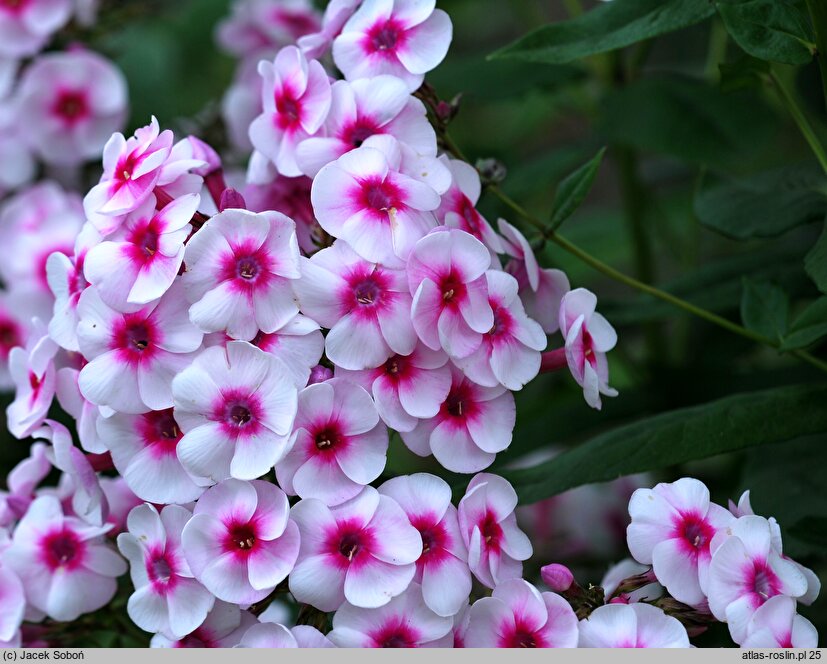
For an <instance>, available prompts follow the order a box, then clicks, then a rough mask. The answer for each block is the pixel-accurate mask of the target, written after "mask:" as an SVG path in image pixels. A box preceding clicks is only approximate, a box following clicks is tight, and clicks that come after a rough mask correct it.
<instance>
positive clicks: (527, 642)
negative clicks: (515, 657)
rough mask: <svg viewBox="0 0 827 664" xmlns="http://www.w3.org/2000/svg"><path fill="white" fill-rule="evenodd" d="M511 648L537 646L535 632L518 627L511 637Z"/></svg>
mask: <svg viewBox="0 0 827 664" xmlns="http://www.w3.org/2000/svg"><path fill="white" fill-rule="evenodd" d="M510 641H511V643H509V645H508V647H509V648H536V647H537V637H536V636H535V634H534V632H529V631H526V630H522V629H516V630H515V631H514V634H513V635H512V636H511V639H510Z"/></svg>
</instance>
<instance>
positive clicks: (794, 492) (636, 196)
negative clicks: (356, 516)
mask: <svg viewBox="0 0 827 664" xmlns="http://www.w3.org/2000/svg"><path fill="white" fill-rule="evenodd" d="M111 4H115V5H124V6H125V5H129V12H126V14H127V15H128V17H129V18H128V20H126V19H121V20H119V21H118V22H115V23H112V22H107V21H106V13H104V21H103V22H102V24H101V25H100V26H99V27H98V28H96V29H95V32H94V33H93V34H85V33H84V34H81V35H80V36H81V37H82V38H87V39H89V40H90V41H91V42H92V43H93V45H94V46H95V47H96V48H99V49H100V50H103V51H104V52H106V53H108V54H110V55H111V56H112V57H113V58H114V59H115V60H116V62H117V63H118V64H119V65H120V66H121V67H122V68H123V70H124V72H125V73H126V75H127V78H128V80H129V85H130V92H131V98H132V120H131V125H132V127H133V128H134V127H135V126H139V125H142V124H145V123H146V121H147V120H148V118H149V116H150V115H152V114H154V115H156V116H157V117H158V119H159V121H160V122H161V124H162V125H164V126H168V127H173V128H176V129H178V130H181V129H189V128H191V127H192V123H191V122H189V121H188V120H186V118H191V117H193V116H196V115H199V116H200V117H201V119H202V120H204V122H205V123H206V124H212V123H211V120H210V118H213V117H214V116H215V107H216V104H217V103H218V101H217V100H219V99H220V96H221V94H222V93H223V91H224V90H225V88H226V87H227V85H228V84H229V83H230V81H231V78H232V73H233V68H234V63H233V61H232V60H231V59H229V58H227V57H226V56H224V55H222V54H220V53H218V52H217V50H216V48H215V46H214V41H213V36H212V35H213V29H214V25H215V23H216V21H217V20H218V19H219V18H220V17H222V16H223V15H225V14H226V13H227V5H228V3H227V0H180V1H177V2H175V3H163V2H150V1H146V2H121V3H110V5H111ZM439 4H440V6H441V7H442V8H443V9H445V10H447V11H448V12H449V13H450V15H451V17H452V19H453V23H454V28H455V37H454V43H453V46H452V48H451V51H450V53H449V55H448V57H447V59H446V61H445V62H444V63H443V65H442V66H441V67H440V68H439V69H437V70H436V71H435V72H433V73H432V74H431V75H429V77H428V80H429V81H430V82H431V83H432V84H433V86H434V87H435V88H436V90H437V92H438V93H439V94H440V96H441V97H442V98H444V99H451V98H452V97H454V95H456V94H458V93H460V92H461V93H463V99H462V103H461V108H460V112H459V115H458V116H457V118H456V119H455V120H454V121H453V122H452V123H451V126H450V133H451V136H452V138H453V141H454V142H455V143H456V144H457V145H459V146H460V147H461V148H462V151H463V152H464V153H465V154H466V155H467V156H468V157H469V158H470V159H471V160H472V161H475V160H477V159H483V158H494V159H497V160H499V161H500V162H501V163H502V164H504V165H505V167H506V168H507V177H506V179H505V180H504V182H503V183H502V189H503V191H504V192H506V193H507V194H508V195H509V196H511V197H512V198H514V199H515V200H517V201H519V202H520V204H521V205H523V206H524V207H525V208H526V209H527V210H529V211H530V212H531V213H532V214H533V215H535V216H537V217H539V218H540V219H542V220H545V221H547V222H550V221H551V220H552V218H553V214H552V210H553V209H555V206H554V200H555V190H556V189H557V188H558V185H559V183H560V182H561V181H563V180H564V179H565V178H566V176H567V175H568V174H570V173H572V172H573V171H575V170H576V169H578V168H580V167H581V166H583V164H585V163H586V162H587V161H588V160H590V159H592V158H593V157H594V155H595V154H597V153H598V151H599V150H600V149H601V148H602V147H604V146H605V147H606V148H607V150H606V153H605V155H604V157H603V161H602V164H601V166H600V168H599V170H597V171H596V178H595V180H594V183H593V185H592V187H591V191H590V192H589V194H588V197H587V198H586V199H585V202H584V203H583V204H582V206H580V207H579V208H577V209H576V210H574V212H573V214H572V215H571V217H570V218H567V219H560V218H559V217H560V216H564V215H561V214H560V213H559V210H560V207H559V202H560V199H566V198H567V197H568V196H570V195H572V192H573V191H575V190H576V189H577V187H576V186H575V185H577V184H578V181H573V180H569V182H568V183H567V185H566V186H564V187H560V193H559V196H558V205H557V211H558V214H557V218H555V223H558V222H559V223H562V226H561V228H560V233H561V234H562V235H564V236H565V237H566V238H567V239H568V240H570V241H571V242H574V243H575V244H576V245H578V246H579V247H581V248H584V249H585V250H587V251H588V252H589V254H591V255H593V256H596V257H599V259H600V260H602V261H603V262H605V263H607V264H609V265H611V266H613V267H615V268H617V269H619V270H621V271H623V272H624V273H627V274H630V275H634V276H636V277H637V278H639V279H641V280H642V281H644V282H647V283H651V284H654V285H656V286H658V287H659V288H661V289H663V290H665V291H667V292H669V293H672V294H674V295H677V296H679V297H681V298H683V299H684V300H687V301H688V302H690V303H692V304H693V305H696V306H698V307H702V308H703V309H705V310H708V311H710V312H714V313H715V314H717V315H719V316H722V317H724V318H726V319H728V320H730V321H732V322H734V323H737V324H739V325H742V326H744V327H746V328H747V329H748V330H750V331H751V332H752V333H753V334H755V335H760V336H761V337H764V338H766V339H767V340H768V341H769V342H771V345H768V344H767V343H757V342H756V341H754V340H752V339H748V338H745V337H743V336H738V335H736V334H733V333H731V332H730V331H727V330H724V329H721V328H720V327H717V326H716V325H714V324H711V323H710V322H707V321H705V320H701V319H699V318H697V317H692V316H689V315H687V314H686V313H685V312H684V311H682V310H681V309H678V308H675V307H674V306H672V305H670V304H668V303H666V302H663V301H661V300H659V299H656V298H653V297H651V296H649V295H645V294H641V293H639V292H637V291H636V290H634V289H630V288H629V287H627V286H625V285H623V284H621V283H618V282H617V281H615V280H612V279H609V278H608V277H606V276H604V275H603V274H601V273H599V272H597V271H595V270H594V269H592V268H591V267H589V266H588V265H586V264H584V263H583V262H582V261H580V260H578V259H577V258H576V257H574V256H572V255H571V254H570V253H568V252H566V251H565V250H563V249H562V248H560V247H559V246H557V245H555V244H554V243H553V242H547V243H545V244H544V246H543V247H542V250H541V252H540V259H541V262H542V264H544V265H545V266H549V267H550V266H554V267H560V268H562V269H564V270H565V271H566V272H567V273H568V275H569V277H570V279H571V282H572V285H573V287H577V286H584V287H587V288H589V289H591V290H593V291H594V292H596V293H597V294H598V297H599V309H600V310H601V311H602V312H603V313H604V314H605V315H606V316H607V317H608V318H609V320H610V321H612V323H613V324H615V326H616V327H617V329H618V333H619V344H618V346H617V349H616V350H615V351H613V352H612V353H611V354H610V364H611V382H612V384H613V385H614V386H615V387H617V388H618V389H619V390H620V396H619V397H618V398H616V399H604V407H603V410H602V411H600V412H595V411H592V410H590V409H589V408H588V407H587V406H586V404H585V403H584V401H583V398H582V393H581V392H580V390H579V388H578V387H577V386H576V385H575V384H574V383H573V381H572V380H571V378H570V377H569V376H568V375H564V374H563V373H560V374H555V375H544V376H540V377H539V378H538V379H537V380H536V381H535V382H534V383H533V384H531V385H530V386H529V387H528V388H526V389H525V390H524V391H523V393H521V394H519V395H518V397H517V403H518V424H517V429H516V431H515V435H514V443H513V445H512V446H511V448H510V449H509V450H508V451H507V452H506V453H503V454H501V455H499V457H498V459H497V462H496V464H495V466H494V467H493V470H494V471H495V472H502V473H503V474H505V475H506V476H507V477H509V478H510V479H511V480H512V481H513V482H514V483H515V486H516V488H517V490H518V493H519V494H520V496H521V500H522V501H524V502H533V501H535V500H538V499H541V498H545V497H547V496H550V495H553V494H555V493H558V492H560V491H563V490H566V489H568V488H571V487H574V486H578V485H580V484H584V483H590V482H601V481H606V480H609V479H613V478H615V477H618V476H621V475H625V474H630V473H634V472H640V471H652V472H653V473H654V476H655V477H656V478H657V479H662V480H666V481H672V480H674V479H677V478H678V477H680V476H683V475H687V474H689V475H694V476H697V477H699V478H700V479H702V480H704V481H705V482H707V483H708V484H709V486H710V487H711V490H712V497H713V499H714V500H716V501H718V502H723V503H724V504H725V503H726V500H727V499H728V498H734V499H736V500H737V498H738V496H739V495H740V492H741V491H742V490H743V489H745V488H749V489H751V490H752V500H753V506H754V507H755V509H756V511H757V512H758V513H760V514H763V515H765V516H775V517H777V518H778V520H779V522H780V523H781V526H782V530H783V532H784V538H785V539H784V542H785V552H787V553H789V554H790V555H792V556H794V557H796V558H798V559H799V560H800V562H802V563H805V564H807V565H809V566H812V567H813V568H814V569H816V571H817V572H818V573H819V574H820V576H822V578H824V577H825V573H827V549H825V546H824V545H825V541H827V491H826V490H825V486H827V435H826V434H827V406H825V403H826V402H827V373H825V371H824V370H823V368H822V369H819V368H817V367H815V366H813V364H812V363H810V364H808V363H806V362H802V361H801V358H800V357H796V356H794V355H792V354H791V353H792V351H794V350H797V351H804V350H806V351H807V352H808V353H810V356H811V357H814V358H821V360H820V361H821V362H822V363H824V361H825V359H827V353H825V350H827V348H825V343H824V341H825V338H827V297H825V293H827V231H825V230H824V219H825V216H827V198H826V197H825V196H827V176H825V172H824V170H823V169H822V168H821V167H820V165H819V163H818V161H817V160H816V159H815V158H814V156H813V152H812V150H811V149H810V147H809V146H808V144H807V142H806V141H805V140H804V138H803V137H802V134H801V132H800V131H799V128H798V127H797V126H796V123H795V122H794V121H793V117H792V116H791V114H790V112H789V105H788V103H785V101H784V98H783V96H782V95H779V85H780V86H782V89H783V90H786V91H787V92H788V94H789V95H790V97H791V98H792V99H793V101H794V103H795V105H796V107H797V108H798V109H800V111H801V112H802V113H803V114H804V115H805V116H806V117H807V118H808V119H809V123H810V124H811V125H812V126H813V127H814V132H815V137H816V140H820V141H822V144H824V141H825V139H827V130H826V129H825V122H824V121H825V101H824V99H825V98H824V94H823V88H822V81H821V78H820V73H819V63H818V61H817V59H816V58H814V57H813V50H814V44H815V41H816V37H815V32H814V27H818V26H814V25H813V23H812V20H811V18H810V16H809V14H808V11H807V6H806V5H805V4H804V3H803V2H793V1H791V0H790V1H787V0H781V1H777V2H776V1H774V0H740V1H735V0H730V1H728V2H709V1H708V0H614V2H612V3H608V4H604V3H599V2H588V1H584V2H583V3H582V5H581V3H580V2H579V1H578V0H559V1H558V0H515V1H514V2H502V1H501V0H440V3H439ZM813 4H816V2H813ZM581 10H582V11H584V12H587V13H586V14H585V15H584V16H583V17H581V18H579V19H575V20H577V21H578V23H576V24H574V26H575V27H576V29H575V28H574V27H572V23H571V22H565V21H567V20H568V19H569V18H570V16H572V15H577V14H579V13H580V11H581ZM123 14H124V13H123V12H122V13H121V14H119V15H121V16H122V15H123ZM545 25H549V26H550V27H546V28H541V29H539V30H537V29H538V28H540V26H545ZM822 28H827V26H822ZM527 33H531V34H530V35H529V36H528V37H526V38H524V39H522V40H521V41H518V42H516V43H514V42H515V40H517V39H518V38H520V37H521V36H523V35H526V34H527ZM509 44H511V46H508V47H507V45H509ZM504 47H507V48H504ZM495 52H496V53H497V57H495V58H493V59H492V58H489V57H488V56H489V55H490V54H492V53H495ZM747 53H749V55H747ZM770 62H771V63H772V64H769V63H770ZM205 118H206V120H205ZM210 131H213V132H215V131H217V130H216V128H215V127H213V128H212V129H211V130H210ZM216 135H220V132H218V133H217V134H216ZM585 189H588V187H587V186H586V187H585ZM575 193H576V191H575ZM580 193H583V194H584V193H585V190H583V191H581V192H580ZM578 199H579V197H578ZM576 202H577V201H575V203H576ZM481 207H482V209H483V211H484V213H485V214H486V215H487V216H488V218H489V219H490V220H495V219H496V218H497V216H498V215H502V216H505V217H506V218H507V219H508V220H509V221H511V222H512V223H514V224H517V225H521V224H522V227H523V228H524V229H526V230H531V229H530V227H529V226H526V225H525V224H524V223H523V220H521V219H520V218H519V217H518V216H517V215H515V214H514V213H513V211H511V210H509V209H507V208H506V207H505V206H503V205H502V203H500V202H499V201H498V200H497V199H496V198H495V197H493V196H491V195H485V196H484V198H483V202H482V204H481ZM576 207H577V206H576V204H572V205H571V206H570V210H566V211H567V212H569V211H571V210H573V209H574V208H576ZM557 342H558V343H559V339H558V340H557ZM773 345H774V346H776V347H772V346H773ZM779 348H781V349H783V351H782V350H779ZM818 361H819V360H818V359H816V363H817V362H818ZM549 445H555V446H561V447H564V448H567V449H569V450H570V452H568V453H566V454H564V455H563V456H560V457H558V458H556V459H554V460H552V461H551V462H546V463H545V464H543V465H541V466H539V467H535V468H532V469H527V470H520V471H514V470H509V469H508V468H507V466H508V464H509V463H510V462H512V461H513V460H514V459H516V458H518V457H519V456H521V455H523V454H524V453H527V452H530V451H532V450H535V449H539V448H543V447H546V446H549ZM27 447H28V446H27V444H25V443H21V442H18V441H15V440H13V439H11V438H10V437H8V436H6V437H4V438H3V440H2V444H1V445H0V459H1V460H2V461H1V462H2V466H3V470H6V469H7V468H9V467H10V466H11V464H13V463H14V461H15V460H16V459H18V458H20V457H22V456H23V455H25V453H26V451H27ZM418 469H428V470H431V471H435V470H436V468H435V467H434V466H433V465H432V463H431V462H428V461H423V460H421V459H418V458H415V457H413V456H412V455H410V454H408V453H406V452H405V451H404V449H403V448H402V446H401V443H400V442H399V441H398V440H396V441H394V443H393V452H392V456H391V459H390V463H389V467H388V471H387V472H388V473H394V472H413V471H414V470H418ZM451 480H452V482H453V483H454V484H455V485H456V486H457V487H461V484H462V482H464V481H467V478H466V479H462V478H458V477H452V478H451ZM546 562H550V561H546V560H542V561H541V560H536V561H533V563H535V564H536V565H540V564H544V563H546ZM582 569H583V570H584V572H585V573H592V574H593V575H594V576H593V577H592V578H591V580H592V581H594V582H597V581H598V580H599V576H600V573H601V571H602V570H603V569H605V561H599V563H598V564H593V565H592V566H591V567H590V566H589V564H587V563H583V566H582ZM595 577H596V578H595ZM585 580H587V579H583V581H585ZM825 606H827V602H825V601H824V600H823V599H821V600H820V601H818V602H816V604H815V606H813V607H809V608H808V607H802V608H801V612H802V613H803V614H804V615H807V616H808V617H809V618H810V619H811V620H812V621H813V622H814V623H815V624H816V626H817V628H818V629H819V631H820V632H821V633H822V634H824V633H827V608H825ZM106 624H109V623H106ZM95 629H96V628H95V626H94V625H92V626H90V628H89V630H90V632H88V633H92V632H94V633H95V634H98V632H97V631H94V630H95ZM124 630H125V628H123V629H122V628H120V627H119V628H113V630H110V631H103V632H100V634H102V635H103V636H100V635H99V637H95V638H97V639H98V640H100V641H101V642H102V643H101V644H103V641H106V643H107V644H109V643H121V644H128V645H131V644H133V643H137V642H140V638H139V636H137V635H134V636H123V633H124ZM133 631H134V630H133ZM130 639H131V640H130ZM699 643H705V644H709V645H715V644H725V643H727V639H726V638H725V634H723V633H722V632H721V631H720V630H718V631H715V630H713V631H712V633H710V634H708V635H705V636H704V637H702V638H701V640H699Z"/></svg>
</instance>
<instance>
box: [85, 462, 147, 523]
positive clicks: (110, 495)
mask: <svg viewBox="0 0 827 664" xmlns="http://www.w3.org/2000/svg"><path fill="white" fill-rule="evenodd" d="M108 456H109V455H100V457H98V460H100V462H101V463H106V461H109V465H110V466H111V459H108ZM93 459H95V457H93ZM99 483H100V488H101V491H103V495H104V497H105V498H106V502H107V504H108V505H109V514H108V516H107V517H106V524H107V525H109V526H111V527H112V530H110V531H109V536H110V537H117V536H118V535H119V534H120V533H122V532H124V531H125V530H126V521H127V518H128V517H129V513H130V512H131V511H132V510H133V509H135V508H136V507H138V505H141V504H143V502H144V501H143V500H141V499H140V498H138V496H136V495H135V494H134V493H132V490H131V489H130V488H129V486H128V485H127V484H126V482H125V481H124V479H123V477H106V476H102V477H100V479H99Z"/></svg>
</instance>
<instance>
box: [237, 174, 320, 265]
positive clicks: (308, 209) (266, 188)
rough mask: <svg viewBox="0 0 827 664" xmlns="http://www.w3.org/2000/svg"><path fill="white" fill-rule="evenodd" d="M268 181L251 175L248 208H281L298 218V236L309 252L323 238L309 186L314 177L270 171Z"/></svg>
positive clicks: (262, 209) (294, 218) (246, 190)
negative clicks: (256, 180) (256, 179)
mask: <svg viewBox="0 0 827 664" xmlns="http://www.w3.org/2000/svg"><path fill="white" fill-rule="evenodd" d="M271 175H272V177H270V176H268V177H267V178H266V181H263V182H255V183H254V182H253V181H251V180H249V179H248V182H247V185H246V186H245V187H244V189H243V193H244V200H245V201H246V203H247V209H248V210H250V211H252V212H265V211H267V210H279V211H280V212H281V213H282V214H286V215H287V216H288V217H290V218H291V219H292V220H293V221H295V222H296V239H297V240H298V242H299V248H300V249H301V250H302V251H303V252H304V253H305V254H306V255H308V256H309V255H310V254H312V253H313V252H314V251H316V250H317V249H318V248H319V245H320V244H321V242H322V233H323V231H322V229H321V227H320V226H319V224H318V223H316V217H315V215H314V214H313V205H312V203H311V202H310V187H311V185H312V184H313V181H312V180H311V179H310V178H306V177H304V176H302V177H297V178H288V177H284V176H283V175H275V174H271Z"/></svg>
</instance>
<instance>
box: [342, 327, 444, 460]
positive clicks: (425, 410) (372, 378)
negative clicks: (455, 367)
mask: <svg viewBox="0 0 827 664" xmlns="http://www.w3.org/2000/svg"><path fill="white" fill-rule="evenodd" d="M336 375H337V376H341V377H343V378H347V379H348V380H351V381H353V382H355V383H357V384H358V385H361V386H362V387H363V388H365V389H366V390H367V391H368V392H370V393H371V394H372V395H373V400H374V402H375V404H376V409H377V411H379V417H381V418H382V420H383V421H384V422H385V424H387V425H388V426H389V427H390V428H391V429H394V430H396V431H400V432H410V431H413V430H414V428H415V427H416V425H417V424H418V422H419V420H420V419H429V418H432V417H435V416H436V415H437V413H439V409H440V407H441V406H442V404H443V402H444V401H445V399H446V398H447V397H448V392H449V391H450V389H451V368H450V366H449V365H448V356H447V355H446V354H445V353H444V352H443V351H441V350H438V351H437V350H431V349H430V348H428V347H427V346H426V345H425V344H423V343H422V342H419V343H418V344H417V346H416V348H414V350H413V352H412V353H411V354H410V355H392V356H391V357H389V358H388V359H387V360H386V361H385V362H384V364H381V365H379V366H378V367H376V368H375V369H365V370H363V371H348V370H346V369H342V368H341V367H340V366H338V365H337V366H336ZM426 454H428V453H427V452H426Z"/></svg>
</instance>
